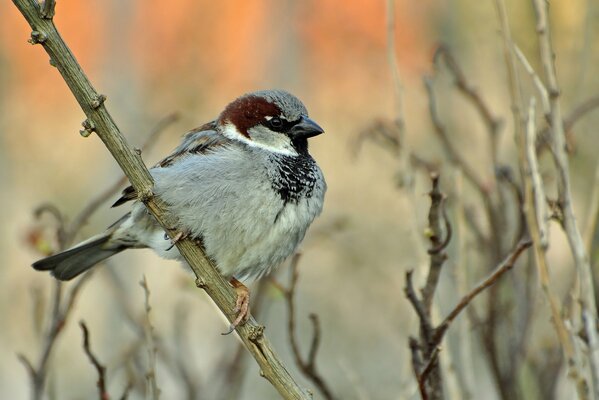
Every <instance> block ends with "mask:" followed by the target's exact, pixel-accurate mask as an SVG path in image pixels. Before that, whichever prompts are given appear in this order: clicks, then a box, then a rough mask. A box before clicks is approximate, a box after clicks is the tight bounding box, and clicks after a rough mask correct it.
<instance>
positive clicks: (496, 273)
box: [434, 240, 532, 343]
mask: <svg viewBox="0 0 599 400" xmlns="http://www.w3.org/2000/svg"><path fill="white" fill-rule="evenodd" d="M531 245H532V242H531V241H529V240H523V241H521V242H520V243H519V244H518V245H517V246H516V248H515V249H514V250H513V251H512V252H511V253H510V254H509V255H508V256H507V257H506V259H505V260H504V261H503V262H502V263H501V264H499V265H498V266H497V267H495V269H494V270H493V272H491V274H490V275H489V276H487V277H486V278H485V279H484V280H482V281H481V282H480V283H479V284H478V285H476V286H475V287H474V288H472V289H471V290H470V292H468V293H467V294H466V295H464V297H462V299H461V300H460V301H459V302H458V304H457V305H456V306H455V307H454V308H453V310H451V311H450V313H449V314H448V315H447V317H445V319H444V320H443V322H441V324H439V326H438V327H437V328H436V329H435V335H434V342H435V343H441V340H443V336H444V335H445V332H447V329H448V328H449V325H450V324H451V323H452V322H453V320H454V319H456V318H457V316H458V315H460V313H461V312H462V311H463V310H464V308H466V307H467V306H468V304H470V302H471V301H472V300H474V298H475V297H476V296H478V295H479V294H480V293H482V292H483V291H484V290H485V289H487V288H488V287H490V286H492V285H493V284H495V282H497V280H499V278H501V277H502V276H503V274H505V273H506V272H507V271H509V270H510V269H512V268H513V267H514V264H515V263H516V260H518V257H520V254H522V252H524V250H526V249H528V248H529V247H530V246H531Z"/></svg>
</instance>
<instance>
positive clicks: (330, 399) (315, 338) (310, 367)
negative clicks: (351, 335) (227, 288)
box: [271, 253, 335, 400]
mask: <svg viewBox="0 0 599 400" xmlns="http://www.w3.org/2000/svg"><path fill="white" fill-rule="evenodd" d="M300 257H301V254H299V253H296V254H294V255H293V257H292V259H291V265H290V268H291V279H290V282H289V286H288V287H284V286H283V285H281V284H280V283H278V282H277V281H275V280H272V281H271V282H272V284H273V285H274V286H275V287H276V288H277V289H279V290H280V291H281V293H282V294H283V296H284V297H285V300H286V303H287V330H288V334H289V343H290V345H291V351H292V353H293V357H294V359H295V363H296V365H297V366H298V368H299V369H300V371H302V373H303V374H304V376H306V378H308V379H309V380H310V381H312V383H314V385H315V386H316V388H317V389H318V390H319V391H320V393H321V394H322V395H323V397H324V398H325V399H327V400H334V399H335V396H334V395H333V392H332V391H331V389H330V388H329V386H328V384H327V383H326V381H325V380H324V378H323V377H322V375H321V374H320V373H319V372H318V370H317V365H316V355H317V353H318V347H319V344H320V334H321V332H320V323H319V321H318V317H317V316H316V315H315V314H310V320H311V321H312V328H313V333H312V341H311V345H310V350H309V352H308V358H307V359H304V357H303V356H302V354H301V351H300V348H299V344H298V341H297V336H296V332H295V331H296V329H295V312H296V311H295V291H296V288H297V281H298V278H299V272H298V264H299V260H300Z"/></svg>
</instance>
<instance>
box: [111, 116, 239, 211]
mask: <svg viewBox="0 0 599 400" xmlns="http://www.w3.org/2000/svg"><path fill="white" fill-rule="evenodd" d="M229 143H231V140H230V139H227V138H226V137H224V136H223V135H221V134H220V133H218V132H217V131H216V121H212V122H209V123H207V124H204V125H202V126H200V127H199V128H195V129H192V130H191V131H189V132H188V133H186V134H185V136H183V140H182V141H181V144H180V145H179V146H178V147H177V148H176V149H175V150H174V151H173V152H172V153H171V154H170V155H168V156H167V157H165V158H164V159H162V160H161V161H160V162H158V163H157V164H156V165H154V167H153V168H168V167H169V166H170V165H172V164H173V163H174V162H176V161H177V160H178V159H180V158H182V157H186V156H188V155H190V154H204V153H207V152H209V151H213V150H214V149H216V148H218V147H222V146H226V145H228V144H229ZM135 199H137V193H136V192H135V189H133V187H132V186H128V187H126V188H125V189H124V190H123V192H122V196H121V198H119V199H118V200H117V201H116V202H115V203H114V204H113V205H112V207H117V206H120V205H121V204H124V203H126V202H128V201H130V200H135Z"/></svg>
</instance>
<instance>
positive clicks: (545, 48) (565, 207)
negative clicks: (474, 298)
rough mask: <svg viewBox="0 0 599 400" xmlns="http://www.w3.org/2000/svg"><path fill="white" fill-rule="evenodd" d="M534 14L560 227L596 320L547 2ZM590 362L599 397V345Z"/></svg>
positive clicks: (584, 302) (539, 2) (537, 1)
mask: <svg viewBox="0 0 599 400" xmlns="http://www.w3.org/2000/svg"><path fill="white" fill-rule="evenodd" d="M533 3H534V6H535V11H536V16H537V33H538V39H539V49H540V55H541V62H542V64H543V69H544V71H545V79H546V81H547V85H546V86H547V89H548V91H549V96H550V97H549V100H550V106H551V119H550V121H551V122H550V125H551V130H552V137H551V139H552V141H551V149H552V154H553V159H554V163H555V168H556V170H557V178H558V179H557V190H558V202H559V205H560V207H561V209H562V212H563V215H564V219H563V224H562V225H563V229H564V231H565V233H566V237H567V238H568V244H569V245H570V251H571V252H572V256H573V258H574V264H575V266H576V270H577V275H578V280H579V282H580V288H581V293H580V304H581V308H582V314H583V315H588V317H589V318H592V320H593V321H597V307H596V304H595V287H594V283H593V276H592V272H591V265H590V261H589V258H588V256H587V253H586V249H585V246H584V241H583V239H582V235H581V233H580V230H579V228H578V224H577V221H576V216H575V214H574V208H573V204H572V203H573V202H572V189H571V184H570V167H569V161H568V154H567V152H566V136H565V132H564V125H563V118H562V112H561V105H560V100H559V97H560V89H559V86H558V83H557V73H556V70H555V63H554V53H553V48H552V44H551V37H550V27H549V23H548V18H547V3H546V2H545V1H543V0H534V2H533ZM588 327H592V329H596V324H595V323H592V324H582V328H583V329H585V330H586V329H588ZM586 334H587V336H588V337H590V336H592V335H595V336H596V332H586ZM589 364H590V367H591V378H592V382H593V391H594V392H593V395H594V397H595V398H599V346H597V344H595V346H590V348H589Z"/></svg>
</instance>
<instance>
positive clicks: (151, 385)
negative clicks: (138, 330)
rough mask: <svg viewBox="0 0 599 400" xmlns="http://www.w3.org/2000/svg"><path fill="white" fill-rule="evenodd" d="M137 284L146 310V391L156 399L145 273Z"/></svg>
mask: <svg viewBox="0 0 599 400" xmlns="http://www.w3.org/2000/svg"><path fill="white" fill-rule="evenodd" d="M139 285H140V286H141V287H142V288H143V290H144V298H145V303H144V304H145V311H146V313H145V321H144V332H145V340H146V346H147V347H148V370H147V371H146V379H147V393H149V396H150V398H151V399H153V400H158V398H159V397H160V389H159V388H158V383H157V381H156V344H155V343H154V327H153V326H152V321H151V320H150V311H152V307H151V306H150V288H149V287H148V281H147V280H146V276H145V275H144V276H143V279H142V280H141V281H140V282H139Z"/></svg>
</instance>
